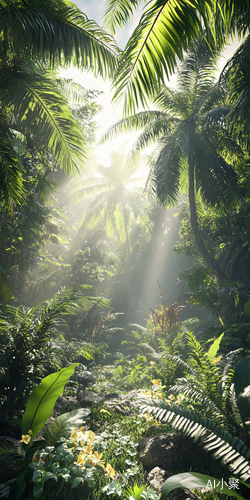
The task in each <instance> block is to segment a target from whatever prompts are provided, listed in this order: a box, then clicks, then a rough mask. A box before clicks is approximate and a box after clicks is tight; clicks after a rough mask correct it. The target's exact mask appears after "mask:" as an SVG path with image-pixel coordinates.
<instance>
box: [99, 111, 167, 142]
mask: <svg viewBox="0 0 250 500" xmlns="http://www.w3.org/2000/svg"><path fill="white" fill-rule="evenodd" d="M161 117H162V119H164V117H165V113H161V112H159V111H142V112H140V113H137V114H136V115H134V116H130V117H128V118H124V119H122V120H119V121H118V122H116V123H115V124H114V125H112V126H111V127H109V128H108V129H107V130H106V131H105V132H104V134H103V136H102V137H101V139H100V140H99V144H104V143H105V142H106V141H108V140H113V139H115V138H116V137H117V136H118V135H119V134H122V133H124V132H132V131H136V130H141V129H142V128H144V127H145V126H146V125H149V126H150V124H152V123H154V122H156V121H157V120H159V119H160V118H161Z"/></svg>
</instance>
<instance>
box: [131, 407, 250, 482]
mask: <svg viewBox="0 0 250 500" xmlns="http://www.w3.org/2000/svg"><path fill="white" fill-rule="evenodd" d="M139 407H140V411H141V412H142V413H149V414H151V415H154V417H155V419H156V420H158V421H160V422H162V423H164V424H168V423H170V422H171V425H172V426H173V428H174V429H176V430H178V431H180V432H182V433H183V434H185V435H186V436H188V437H190V438H192V439H194V440H195V441H197V440H200V442H201V444H202V446H203V447H204V449H205V450H206V451H213V452H214V453H213V458H214V459H216V460H218V459H219V460H221V461H222V463H223V464H225V465H227V466H228V467H229V469H230V470H231V471H232V473H233V474H236V475H238V476H239V477H240V478H241V479H242V480H243V481H246V480H247V479H249V478H250V462H249V459H250V449H249V448H247V446H245V445H244V443H243V442H242V441H241V440H240V439H239V438H237V437H233V436H232V435H231V434H230V433H229V432H227V431H225V430H223V428H222V427H219V426H218V425H217V424H215V423H214V422H213V421H212V420H211V419H210V418H206V417H205V418H201V417H199V416H197V415H196V414H194V413H192V412H190V411H188V410H185V409H183V408H181V407H179V406H177V405H173V404H171V405H170V404H168V403H167V402H166V401H164V400H161V401H150V402H148V401H140V402H139Z"/></svg>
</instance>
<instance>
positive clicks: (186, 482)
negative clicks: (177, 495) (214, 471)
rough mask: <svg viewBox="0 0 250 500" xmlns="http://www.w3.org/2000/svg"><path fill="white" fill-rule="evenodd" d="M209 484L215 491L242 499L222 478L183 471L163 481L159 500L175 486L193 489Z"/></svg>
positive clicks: (162, 499)
mask: <svg viewBox="0 0 250 500" xmlns="http://www.w3.org/2000/svg"><path fill="white" fill-rule="evenodd" d="M209 481H210V482H209ZM210 484H211V485H212V488H211V489H213V490H215V491H219V492H220V493H225V494H226V495H228V496H230V497H236V498H239V499H241V500H242V499H244V497H242V496H241V495H239V494H238V493H236V491H235V490H233V489H229V488H228V486H226V485H225V483H224V481H223V484H222V480H220V479H217V478H214V477H211V476H206V475H205V474H195V473H192V472H183V473H182V474H175V475H174V476H171V477H169V478H168V479H167V481H165V483H164V485H163V488H162V491H161V497H160V500H165V498H167V496H168V494H169V493H170V491H172V490H174V489H175V488H189V489H192V490H193V489H195V488H203V487H206V486H208V485H209V486H210ZM244 500H245V499H244Z"/></svg>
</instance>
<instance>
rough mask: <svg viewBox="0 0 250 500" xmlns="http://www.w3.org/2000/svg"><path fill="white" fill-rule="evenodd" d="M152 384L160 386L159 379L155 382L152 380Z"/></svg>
mask: <svg viewBox="0 0 250 500" xmlns="http://www.w3.org/2000/svg"><path fill="white" fill-rule="evenodd" d="M152 383H153V384H154V385H159V386H160V385H161V380H159V379H158V378H157V379H155V380H152Z"/></svg>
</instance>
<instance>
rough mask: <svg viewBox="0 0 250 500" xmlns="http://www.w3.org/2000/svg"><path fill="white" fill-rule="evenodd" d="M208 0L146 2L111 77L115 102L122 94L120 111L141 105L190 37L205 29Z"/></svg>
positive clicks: (179, 56)
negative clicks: (122, 104)
mask: <svg viewBox="0 0 250 500" xmlns="http://www.w3.org/2000/svg"><path fill="white" fill-rule="evenodd" d="M211 6H212V2H211V1H210V0H208V1H205V2H204V1H203V0H197V1H196V2H195V4H194V3H191V2H189V1H187V0H178V1H176V0H156V1H153V2H150V3H149V4H148V6H147V8H146V10H145V12H144V14H143V15H142V17H141V19H140V22H139V24H138V26H137V27H136V29H135V31H134V32H133V34H132V36H131V38H130V40H129V42H128V44H127V46H126V47H125V50H124V52H123V54H122V56H121V58H120V61H119V66H118V70H117V73H116V75H115V80H114V85H113V87H114V89H115V93H114V97H113V100H114V101H115V102H116V101H117V100H118V99H119V98H120V97H122V96H123V97H124V112H125V113H126V114H133V113H134V112H135V110H136V108H138V106H139V103H141V104H142V105H143V106H145V105H146V104H147V102H148V99H149V97H150V96H155V94H156V93H157V91H158V89H159V86H160V84H161V83H164V78H165V75H166V76H167V78H168V77H169V76H170V75H171V74H173V72H174V70H175V67H176V64H177V59H179V60H182V59H183V55H184V52H185V51H187V49H188V45H189V43H190V41H191V40H193V39H195V38H196V37H197V35H199V33H201V32H202V31H203V26H205V27H207V28H208V19H209V17H210V11H209V7H211ZM207 32H208V29H207Z"/></svg>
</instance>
